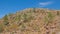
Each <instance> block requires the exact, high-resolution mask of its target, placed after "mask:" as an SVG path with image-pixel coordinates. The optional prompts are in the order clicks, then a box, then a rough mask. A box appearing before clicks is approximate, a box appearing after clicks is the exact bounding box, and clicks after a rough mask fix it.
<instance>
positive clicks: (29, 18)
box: [0, 8, 60, 34]
mask: <svg viewBox="0 0 60 34" xmlns="http://www.w3.org/2000/svg"><path fill="white" fill-rule="evenodd" d="M0 34H60V11H59V10H49V9H41V8H28V9H24V10H21V11H17V12H16V13H15V14H8V15H5V16H4V17H3V18H2V19H0Z"/></svg>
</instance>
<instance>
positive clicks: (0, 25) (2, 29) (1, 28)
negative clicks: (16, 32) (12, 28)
mask: <svg viewBox="0 0 60 34" xmlns="http://www.w3.org/2000/svg"><path fill="white" fill-rule="evenodd" d="M3 31H4V28H3V25H2V24H0V33H1V32H3Z"/></svg>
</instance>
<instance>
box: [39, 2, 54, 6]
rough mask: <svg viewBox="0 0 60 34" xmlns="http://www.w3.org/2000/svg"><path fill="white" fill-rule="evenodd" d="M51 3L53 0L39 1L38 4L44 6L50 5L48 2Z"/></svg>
mask: <svg viewBox="0 0 60 34" xmlns="http://www.w3.org/2000/svg"><path fill="white" fill-rule="evenodd" d="M52 3H53V2H40V3H39V5H40V6H41V7H45V6H47V5H50V4H52Z"/></svg>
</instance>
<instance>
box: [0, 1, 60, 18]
mask: <svg viewBox="0 0 60 34" xmlns="http://www.w3.org/2000/svg"><path fill="white" fill-rule="evenodd" d="M25 8H49V9H58V10H60V0H0V18H2V17H3V16H4V15H6V14H8V13H15V12H16V11H19V10H23V9H25Z"/></svg>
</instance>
